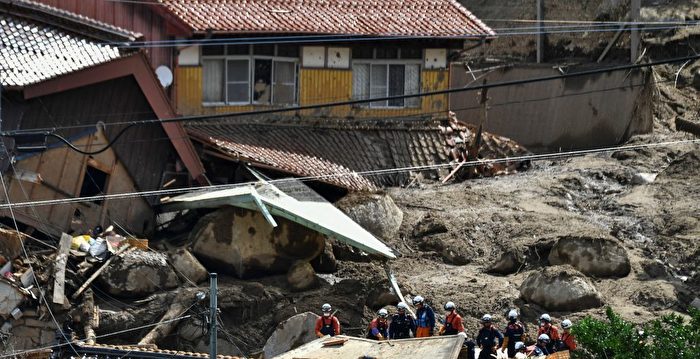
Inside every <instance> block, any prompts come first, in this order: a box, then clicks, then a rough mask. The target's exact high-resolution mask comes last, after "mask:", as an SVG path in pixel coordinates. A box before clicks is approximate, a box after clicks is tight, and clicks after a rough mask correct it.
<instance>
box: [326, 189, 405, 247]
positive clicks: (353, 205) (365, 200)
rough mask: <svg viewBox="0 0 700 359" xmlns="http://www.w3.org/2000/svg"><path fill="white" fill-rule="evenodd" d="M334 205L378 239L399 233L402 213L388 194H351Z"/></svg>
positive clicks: (391, 236) (392, 236) (388, 237)
mask: <svg viewBox="0 0 700 359" xmlns="http://www.w3.org/2000/svg"><path fill="white" fill-rule="evenodd" d="M335 205H336V207H338V208H339V209H340V210H342V211H343V212H345V214H347V215H348V217H350V218H352V220H354V221H355V222H357V223H358V224H359V225H361V226H362V227H363V228H365V229H366V230H368V231H370V232H372V234H374V235H375V236H377V237H379V238H384V239H390V238H394V237H396V235H397V234H398V233H399V227H401V222H402V221H403V212H402V211H401V209H399V207H398V206H397V205H396V203H394V200H393V199H392V198H391V197H390V196H389V195H388V194H367V193H351V194H349V195H347V196H345V197H343V198H342V199H341V200H340V201H338V202H336V203H335Z"/></svg>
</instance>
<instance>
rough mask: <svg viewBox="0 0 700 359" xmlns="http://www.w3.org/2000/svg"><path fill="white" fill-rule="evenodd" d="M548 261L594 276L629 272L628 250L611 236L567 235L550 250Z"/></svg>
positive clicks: (623, 274)
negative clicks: (566, 265) (569, 266)
mask: <svg viewBox="0 0 700 359" xmlns="http://www.w3.org/2000/svg"><path fill="white" fill-rule="evenodd" d="M549 263H550V264H553V265H559V264H570V265H572V266H573V267H574V268H576V269H577V270H579V271H580V272H581V273H584V274H586V275H589V276H594V277H624V276H626V275H628V274H629V273H630V269H631V266H630V260H629V257H628V256H627V251H626V250H625V248H624V247H622V246H621V245H620V244H619V243H617V242H616V241H614V240H613V239H609V238H603V237H597V238H596V237H577V236H567V237H562V238H559V240H558V241H557V243H556V244H554V247H552V250H551V251H550V252H549Z"/></svg>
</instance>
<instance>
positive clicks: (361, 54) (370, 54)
mask: <svg viewBox="0 0 700 359" xmlns="http://www.w3.org/2000/svg"><path fill="white" fill-rule="evenodd" d="M352 58H353V59H372V58H374V48H373V47H371V46H358V47H354V48H353V49H352Z"/></svg>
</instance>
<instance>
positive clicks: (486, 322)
mask: <svg viewBox="0 0 700 359" xmlns="http://www.w3.org/2000/svg"><path fill="white" fill-rule="evenodd" d="M481 324H482V325H483V327H482V328H481V329H479V334H478V335H477V336H476V345H478V346H479V348H481V353H479V359H491V358H492V356H491V355H492V354H493V355H496V349H498V347H500V346H502V345H503V334H501V332H499V331H498V329H496V327H494V326H493V319H492V318H491V315H490V314H485V315H484V316H483V317H481Z"/></svg>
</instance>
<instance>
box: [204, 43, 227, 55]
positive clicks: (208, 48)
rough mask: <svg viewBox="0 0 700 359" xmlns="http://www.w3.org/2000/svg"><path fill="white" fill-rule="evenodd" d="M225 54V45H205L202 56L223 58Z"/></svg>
mask: <svg viewBox="0 0 700 359" xmlns="http://www.w3.org/2000/svg"><path fill="white" fill-rule="evenodd" d="M223 54H224V46H223V45H204V46H202V56H221V55H223Z"/></svg>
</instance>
